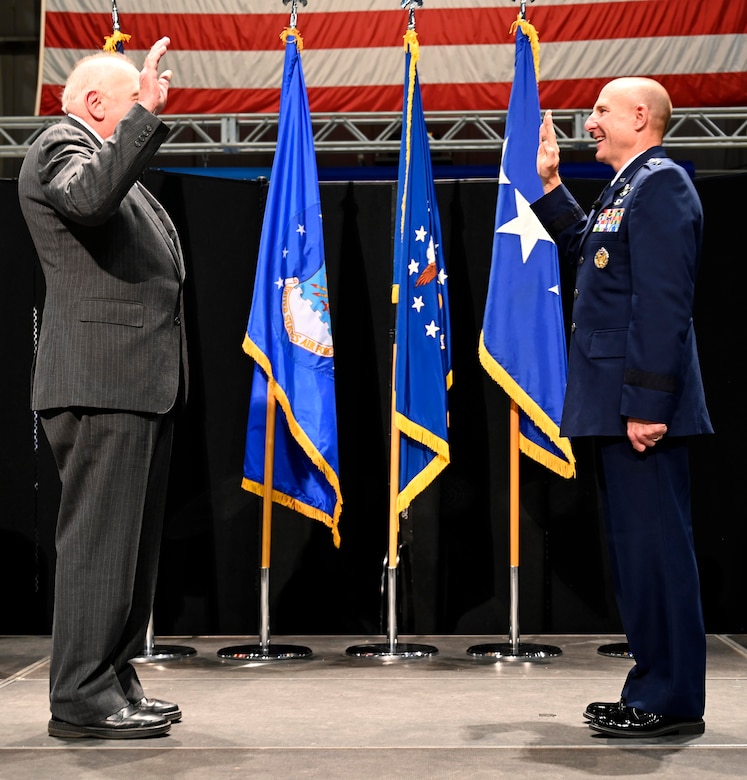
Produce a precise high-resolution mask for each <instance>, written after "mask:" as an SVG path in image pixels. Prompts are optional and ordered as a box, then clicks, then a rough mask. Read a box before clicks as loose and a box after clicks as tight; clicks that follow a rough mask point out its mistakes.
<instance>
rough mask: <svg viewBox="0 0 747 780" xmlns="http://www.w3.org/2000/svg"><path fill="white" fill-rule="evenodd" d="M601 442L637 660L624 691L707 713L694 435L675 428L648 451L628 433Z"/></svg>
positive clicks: (633, 701)
mask: <svg viewBox="0 0 747 780" xmlns="http://www.w3.org/2000/svg"><path fill="white" fill-rule="evenodd" d="M595 444H596V446H595V453H596V462H597V473H598V478H599V483H600V485H599V487H600V493H601V498H602V507H603V513H604V521H605V531H606V539H607V544H608V548H609V555H610V564H611V572H612V580H613V586H614V590H615V597H616V600H617V606H618V610H619V613H620V618H621V620H622V624H623V628H624V630H625V634H626V636H627V639H628V644H629V646H630V650H631V652H632V654H633V657H634V659H635V663H634V665H633V667H632V669H631V670H630V672H629V674H628V677H627V680H626V682H625V685H624V687H623V690H622V697H623V698H624V700H625V703H626V704H627V705H628V706H629V707H636V708H637V709H640V710H643V711H645V712H652V713H656V714H658V715H669V716H674V717H682V718H692V719H696V718H700V717H702V715H703V710H704V707H705V663H706V640H705V627H704V623H703V614H702V608H701V599H700V581H699V575H698V567H697V562H696V558H695V549H694V543H693V531H692V519H691V509H690V471H689V460H688V446H687V440H686V439H683V438H676V437H672V438H667V437H666V436H665V437H664V438H663V439H662V440H661V441H660V442H658V443H657V444H656V446H655V447H653V448H650V449H648V450H646V452H644V453H638V452H636V451H635V450H634V449H633V447H632V446H631V444H630V442H629V440H628V439H627V438H623V437H620V438H617V437H614V438H613V437H609V438H608V437H599V438H596V440H595Z"/></svg>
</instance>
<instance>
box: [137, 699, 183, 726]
mask: <svg viewBox="0 0 747 780" xmlns="http://www.w3.org/2000/svg"><path fill="white" fill-rule="evenodd" d="M133 704H134V705H135V706H136V707H137V708H138V709H139V710H140V711H141V712H152V713H153V714H154V715H160V716H161V717H162V718H166V719H167V720H170V721H171V722H172V723H176V722H177V721H178V720H181V719H182V711H181V710H180V709H179V705H178V704H172V703H171V702H170V701H163V700H162V699H146V698H145V697H143V698H142V699H140V701H136V702H133Z"/></svg>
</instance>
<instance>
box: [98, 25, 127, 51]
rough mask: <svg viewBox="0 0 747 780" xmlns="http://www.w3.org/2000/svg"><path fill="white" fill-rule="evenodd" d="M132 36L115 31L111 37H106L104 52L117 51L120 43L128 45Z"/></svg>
mask: <svg viewBox="0 0 747 780" xmlns="http://www.w3.org/2000/svg"><path fill="white" fill-rule="evenodd" d="M130 38H132V36H131V35H127V33H123V32H120V31H119V30H115V31H114V32H113V33H112V34H111V35H107V36H105V37H104V51H116V50H117V44H118V43H128V42H129V40H130Z"/></svg>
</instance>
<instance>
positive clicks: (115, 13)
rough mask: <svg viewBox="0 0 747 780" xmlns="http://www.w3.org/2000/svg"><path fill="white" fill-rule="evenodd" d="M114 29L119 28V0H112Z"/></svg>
mask: <svg viewBox="0 0 747 780" xmlns="http://www.w3.org/2000/svg"><path fill="white" fill-rule="evenodd" d="M112 30H114V31H115V32H116V31H117V30H119V11H117V0H112Z"/></svg>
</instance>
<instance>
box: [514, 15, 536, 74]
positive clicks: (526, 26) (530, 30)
mask: <svg viewBox="0 0 747 780" xmlns="http://www.w3.org/2000/svg"><path fill="white" fill-rule="evenodd" d="M517 27H520V28H521V31H522V32H523V33H524V35H526V36H527V38H529V43H530V45H531V47H532V55H533V57H534V75H535V76H536V77H537V83H538V84H539V80H540V43H539V33H538V32H537V30H536V29H535V27H534V25H532V24H530V23H529V22H528V21H527V20H526V19H522V18H521V15H519V16H517V17H516V21H515V22H514V23H513V24H512V25H511V29H510V30H509V31H508V34H509V35H515V34H516V28H517Z"/></svg>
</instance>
